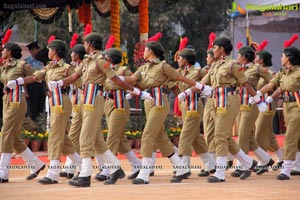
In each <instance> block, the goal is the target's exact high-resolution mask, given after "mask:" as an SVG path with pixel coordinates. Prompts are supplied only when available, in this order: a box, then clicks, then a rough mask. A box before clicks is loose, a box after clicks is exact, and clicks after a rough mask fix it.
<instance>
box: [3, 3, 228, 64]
mask: <svg viewBox="0 0 300 200" xmlns="http://www.w3.org/2000/svg"><path fill="white" fill-rule="evenodd" d="M120 2H121V6H122V8H121V44H123V45H125V44H126V47H127V49H128V56H129V63H130V64H132V63H133V50H134V45H135V44H136V43H137V42H138V41H139V31H138V30H139V16H138V14H132V13H129V12H128V10H127V9H126V8H125V6H124V4H123V1H120ZM230 3H231V0H209V1H207V0H187V1H184V0H149V26H150V27H149V29H150V32H149V36H152V35H154V34H156V33H157V32H162V33H163V37H162V39H161V40H160V41H161V43H162V44H163V46H164V47H165V50H166V56H167V58H168V61H172V60H173V55H174V54H175V52H176V51H177V49H178V46H179V40H180V36H179V35H178V34H176V32H175V31H174V27H175V25H176V24H179V23H180V24H181V25H182V27H183V29H184V30H185V31H184V33H183V35H182V36H183V37H185V36H186V37H188V38H189V44H192V45H194V46H195V47H196V51H197V56H198V61H200V62H201V64H202V65H204V64H205V57H206V50H207V46H208V35H209V33H210V32H217V33H220V32H222V31H223V30H226V29H228V27H229V15H228V9H229V8H230ZM92 15H93V29H94V31H97V32H99V33H100V34H101V35H102V36H103V41H104V44H105V42H106V41H107V39H108V37H109V35H110V18H101V17H100V16H99V15H98V14H97V13H96V12H95V11H94V10H93V12H92ZM73 19H74V20H73V27H74V29H73V30H74V32H77V33H79V34H81V35H82V34H83V25H80V24H79V22H78V18H77V17H76V13H75V12H73ZM13 24H18V29H19V40H20V42H31V41H33V40H34V20H33V18H32V17H31V16H30V15H29V13H28V11H15V12H13V13H12V14H11V16H10V17H9V19H8V20H7V21H6V22H5V23H3V24H2V25H0V29H5V28H7V27H9V26H11V25H13ZM68 26H69V25H68V13H67V9H66V10H65V12H64V13H63V14H62V16H61V18H60V19H59V20H58V21H56V22H55V23H53V24H39V34H38V41H39V42H40V43H41V44H42V45H43V46H45V45H46V43H47V39H48V37H49V36H50V35H56V37H57V38H61V39H64V40H65V41H66V42H67V43H69V42H70V39H71V37H70V36H71V34H70V33H69V31H68Z"/></svg>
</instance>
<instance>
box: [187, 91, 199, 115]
mask: <svg viewBox="0 0 300 200" xmlns="http://www.w3.org/2000/svg"><path fill="white" fill-rule="evenodd" d="M198 97H199V95H198V93H196V92H193V93H192V94H191V95H189V96H187V98H186V107H187V110H188V111H197V110H198Z"/></svg>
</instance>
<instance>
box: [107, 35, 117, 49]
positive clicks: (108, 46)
mask: <svg viewBox="0 0 300 200" xmlns="http://www.w3.org/2000/svg"><path fill="white" fill-rule="evenodd" d="M114 41H115V37H114V36H113V35H110V36H109V38H108V40H107V43H106V45H105V49H109V48H112V46H113V44H114Z"/></svg>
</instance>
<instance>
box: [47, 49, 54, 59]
mask: <svg viewBox="0 0 300 200" xmlns="http://www.w3.org/2000/svg"><path fill="white" fill-rule="evenodd" d="M48 58H49V59H50V60H53V59H54V58H55V51H54V50H53V49H52V48H49V51H48Z"/></svg>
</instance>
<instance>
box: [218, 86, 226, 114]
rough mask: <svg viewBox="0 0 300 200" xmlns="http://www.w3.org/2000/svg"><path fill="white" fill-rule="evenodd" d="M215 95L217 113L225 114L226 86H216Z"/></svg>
mask: <svg viewBox="0 0 300 200" xmlns="http://www.w3.org/2000/svg"><path fill="white" fill-rule="evenodd" d="M215 97H216V107H217V113H218V114H225V113H226V106H227V88H226V87H218V88H216V89H215Z"/></svg>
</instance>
